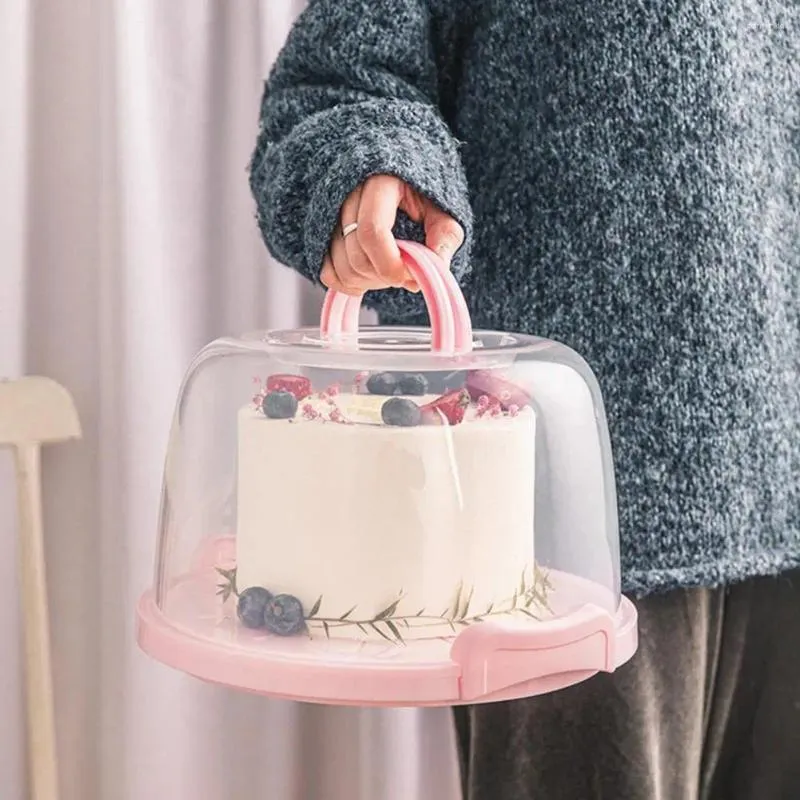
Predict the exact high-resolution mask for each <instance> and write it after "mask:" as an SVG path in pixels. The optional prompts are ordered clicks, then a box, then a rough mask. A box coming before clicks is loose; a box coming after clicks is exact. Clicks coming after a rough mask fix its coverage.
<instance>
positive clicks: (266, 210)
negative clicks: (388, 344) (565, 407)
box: [250, 0, 800, 594]
mask: <svg viewBox="0 0 800 800" xmlns="http://www.w3.org/2000/svg"><path fill="white" fill-rule="evenodd" d="M799 50H800V4H798V2H797V0H762V2H760V3H758V4H753V3H751V2H747V0H715V1H712V0H696V2H682V0H640V1H639V2H620V0H593V2H585V3H574V2H564V0H537V2H532V0H461V2H459V1H458V0H311V2H310V3H309V7H308V9H307V10H306V11H305V13H304V14H303V15H302V16H301V17H300V19H299V21H298V22H297V24H296V25H295V27H294V29H293V30H292V32H291V35H290V37H289V40H288V42H287V44H286V46H285V47H284V49H283V51H282V53H281V54H280V57H279V58H278V61H277V63H276V64H275V67H274V69H273V70H272V73H271V75H270V76H269V79H268V81H267V82H266V86H265V91H264V95H263V103H262V107H261V128H260V134H259V137H258V142H257V145H256V149H255V153H254V156H253V161H252V165H251V179H250V180H251V187H252V191H253V194H254V197H255V199H256V202H257V207H258V221H259V225H260V228H261V231H262V234H263V237H264V240H265V241H266V244H267V246H268V247H269V249H270V251H271V252H272V254H273V255H274V256H275V257H276V258H277V259H278V260H280V261H282V262H283V263H284V264H287V265H289V266H291V267H293V268H294V269H296V270H298V271H300V272H301V273H302V274H303V275H305V276H307V277H308V278H310V279H311V280H318V275H319V272H320V268H321V265H322V261H323V257H324V254H325V251H326V249H327V247H328V243H329V239H330V236H331V232H332V231H333V229H334V226H335V223H336V219H337V215H338V211H339V207H340V205H341V203H342V201H343V200H344V198H345V197H346V196H347V195H348V193H349V192H350V191H351V190H352V189H353V188H354V187H355V186H357V185H358V184H359V183H360V182H361V181H363V180H364V179H365V178H366V177H367V176H369V175H372V174H376V173H389V174H394V175H397V176H399V177H401V178H403V179H404V180H405V181H406V182H408V183H409V184H411V185H412V186H414V187H415V188H416V189H418V190H419V191H421V192H422V193H424V194H426V195H427V196H429V197H430V198H431V199H433V200H434V201H435V202H436V203H437V204H438V205H440V206H441V207H442V208H444V209H445V210H446V211H448V212H449V213H451V214H452V215H453V216H454V217H456V219H458V220H459V221H460V222H461V223H462V225H463V226H464V228H465V230H466V231H467V242H466V243H465V245H464V247H463V248H462V249H461V251H460V252H459V254H458V255H457V256H456V259H455V261H454V270H455V272H456V274H457V276H458V277H459V278H460V279H461V281H462V285H463V288H464V291H465V294H466V296H467V299H468V302H469V303H470V306H471V309H472V313H473V317H474V321H475V323H476V325H478V326H480V327H486V328H494V329H503V330H511V331H524V332H529V333H535V334H538V335H541V336H547V337H550V338H554V339H557V340H559V341H562V342H564V343H566V344H568V345H570V346H571V347H573V348H574V349H576V350H577V351H578V352H580V353H581V354H582V355H584V356H585V358H586V359H587V360H588V361H589V363H590V364H591V365H592V367H593V369H594V370H595V372H596V374H597V376H598V378H599V380H600V384H601V386H602V389H603V392H604V396H605V400H606V404H607V411H608V415H609V424H610V426H611V433H612V439H613V445H614V451H615V457H616V465H617V477H618V490H619V507H620V525H621V553H622V575H623V587H624V589H625V590H627V591H632V592H634V593H637V594H641V593H646V592H650V591H654V590H657V589H662V588H671V587H676V586H692V585H708V586H711V585H717V584H720V583H726V582H732V581H737V580H741V579H744V578H747V577H750V576H755V575H763V574H774V573H777V572H779V571H781V570H785V569H787V568H790V567H793V566H797V565H800V322H799V317H800V56H799V55H798V51H799ZM396 232H397V233H398V235H403V236H407V237H408V236H411V237H413V238H417V239H421V231H419V230H417V229H416V228H415V226H414V225H413V224H412V223H411V222H410V221H409V220H408V219H407V218H405V217H403V216H402V215H400V217H399V218H398V220H397V227H396ZM368 302H369V303H370V304H371V305H372V306H373V307H374V308H376V309H377V310H378V311H379V313H380V314H381V317H382V319H383V320H384V321H387V322H392V323H415V324H416V323H421V322H423V321H424V319H425V316H424V311H423V308H422V306H421V300H420V299H419V297H418V296H412V295H408V294H404V293H402V292H399V291H387V292H382V293H376V294H375V296H370V297H369V298H368Z"/></svg>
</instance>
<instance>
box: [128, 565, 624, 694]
mask: <svg viewBox="0 0 800 800" xmlns="http://www.w3.org/2000/svg"><path fill="white" fill-rule="evenodd" d="M549 577H550V580H551V582H552V583H553V585H554V592H553V596H554V597H556V598H569V601H570V608H558V607H555V608H554V611H555V612H556V614H557V616H556V617H554V618H553V619H549V620H546V621H541V622H536V621H524V622H516V623H515V622H502V623H500V622H482V623H478V624H475V625H472V626H470V627H469V628H466V629H465V630H464V631H462V632H461V633H460V634H459V635H458V636H457V637H456V638H455V639H454V640H452V641H441V640H425V641H412V642H408V643H407V644H406V645H405V646H402V645H396V644H388V643H378V642H374V643H373V642H359V641H354V640H347V639H339V640H330V641H328V640H325V639H322V640H317V639H315V640H309V639H308V638H306V637H292V638H281V637H275V636H269V635H267V634H261V633H255V632H253V631H250V630H247V629H245V628H243V627H242V626H241V625H239V624H238V623H237V622H236V620H234V619H231V618H230V615H229V614H225V613H222V612H221V610H220V601H219V598H218V597H216V595H215V583H216V580H215V578H214V574H213V573H209V572H201V573H198V574H197V575H195V576H190V577H187V578H186V579H185V580H183V581H181V582H180V583H178V584H176V585H174V586H173V587H171V588H170V589H169V590H168V592H167V597H166V601H165V603H164V606H165V609H166V612H167V613H166V614H165V613H164V612H163V611H162V610H161V609H160V608H159V607H158V605H157V604H156V601H155V596H154V594H153V592H152V591H150V592H147V593H146V594H144V595H143V596H142V598H141V600H140V601H139V606H138V632H137V636H138V641H139V645H140V646H141V648H142V649H143V650H144V651H145V652H146V653H148V654H149V655H150V656H152V657H153V658H154V659H156V660H158V661H161V662H163V663H164V664H167V665H169V666H171V667H174V668H176V669H179V670H182V671H184V672H187V673H189V674H191V675H194V676H196V677H197V678H200V679H202V680H205V681H209V682H212V683H218V684H222V685H225V686H229V687H232V688H236V689H240V690H244V691H249V692H255V693H257V694H262V695H268V696H270V697H276V698H282V699H289V700H300V701H304V702H309V703H323V704H329V705H355V706H447V705H460V704H463V703H483V702H491V701H497V700H510V699H513V698H519V697H530V696H533V695H538V694H544V693H546V692H553V691H556V690H558V689H563V688H565V687H567V686H571V685H573V684H575V683H579V682H580V681H583V680H586V679H587V678H590V677H592V676H593V675H595V674H596V673H597V672H600V671H603V672H613V671H614V670H615V669H616V668H617V667H619V666H621V665H622V664H624V663H625V662H626V661H628V660H629V659H630V658H631V657H632V656H633V654H634V653H635V652H636V648H637V644H638V636H637V625H636V619H637V617H636V609H635V608H634V606H633V604H632V603H631V602H630V601H629V600H628V599H627V598H625V597H623V598H622V599H621V602H620V604H619V606H618V608H617V611H616V613H614V614H612V613H610V612H609V611H608V610H607V609H608V608H613V607H614V603H613V598H612V597H611V596H610V593H609V592H608V590H606V589H605V588H603V587H602V586H599V585H598V584H595V583H592V582H590V581H587V580H585V579H583V578H579V577H576V576H574V575H569V574H566V573H563V572H554V571H551V572H550V573H549ZM575 601H577V603H576V602H575Z"/></svg>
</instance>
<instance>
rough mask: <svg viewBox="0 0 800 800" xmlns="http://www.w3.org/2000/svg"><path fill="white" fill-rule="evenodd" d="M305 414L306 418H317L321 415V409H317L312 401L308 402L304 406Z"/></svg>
mask: <svg viewBox="0 0 800 800" xmlns="http://www.w3.org/2000/svg"><path fill="white" fill-rule="evenodd" d="M303 416H304V417H305V418H306V419H317V417H319V411H317V410H316V409H315V408H314V406H312V405H311V404H310V403H306V404H305V405H304V406H303Z"/></svg>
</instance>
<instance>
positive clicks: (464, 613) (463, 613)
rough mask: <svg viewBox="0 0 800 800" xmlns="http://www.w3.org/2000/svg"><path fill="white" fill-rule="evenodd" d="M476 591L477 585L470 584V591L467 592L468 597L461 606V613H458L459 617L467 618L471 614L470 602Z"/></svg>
mask: <svg viewBox="0 0 800 800" xmlns="http://www.w3.org/2000/svg"><path fill="white" fill-rule="evenodd" d="M474 593H475V587H474V586H470V589H469V592H468V593H467V597H466V599H465V600H464V605H463V607H462V608H461V611H460V613H459V615H458V618H459V619H464V618H466V616H467V614H469V606H470V603H471V602H472V595H473V594H474Z"/></svg>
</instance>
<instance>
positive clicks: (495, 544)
mask: <svg viewBox="0 0 800 800" xmlns="http://www.w3.org/2000/svg"><path fill="white" fill-rule="evenodd" d="M415 399H416V400H417V402H420V403H424V402H427V401H428V400H429V399H432V398H415ZM383 400H385V398H372V397H361V396H359V397H358V398H354V397H353V396H352V395H343V396H340V397H337V398H336V407H338V408H339V409H341V410H342V411H343V412H348V416H350V417H351V418H358V419H361V420H363V421H364V422H366V421H367V419H368V418H371V419H372V421H373V422H377V420H376V419H375V414H374V411H370V409H372V408H373V406H374V407H377V409H378V418H379V409H380V404H381V403H382V401H383ZM311 402H313V403H314V407H315V408H317V407H318V405H317V404H318V402H322V403H324V405H325V406H326V407H328V408H330V406H329V405H328V404H327V403H325V401H317V400H316V399H315V400H313V401H311ZM302 406H303V403H301V408H302ZM320 410H322V409H321V408H320ZM300 417H301V415H300V414H298V421H295V422H287V421H279V420H268V419H266V418H265V417H264V416H263V415H262V414H261V413H259V412H257V411H255V410H253V409H252V408H245V409H242V410H241V411H240V413H239V420H238V427H239V459H238V513H237V517H238V521H237V543H236V549H237V566H238V572H237V582H238V585H239V588H240V589H244V588H247V587H248V586H254V585H259V586H264V587H266V588H268V589H269V590H270V591H273V592H289V593H291V594H294V595H296V596H297V597H299V598H300V600H301V601H302V602H303V605H304V607H305V608H306V609H309V608H310V607H311V606H312V605H313V604H314V602H315V600H316V599H317V598H318V597H319V596H320V595H322V598H323V600H322V608H321V612H322V613H323V614H324V615H325V616H329V617H338V616H339V615H341V614H343V613H344V612H345V611H347V610H348V609H350V608H352V607H353V606H356V607H357V611H356V612H354V613H353V615H352V616H353V618H358V619H365V618H370V617H373V616H374V615H375V614H377V613H378V612H379V611H381V610H382V609H383V608H385V607H386V606H387V605H388V604H389V603H391V602H392V601H393V600H395V599H396V598H397V596H398V593H399V592H400V591H403V592H404V599H403V601H402V602H401V603H400V605H399V606H398V609H397V612H396V613H397V614H400V615H402V614H404V613H406V614H414V613H416V612H417V611H419V610H420V609H421V608H425V609H426V610H427V612H428V613H431V614H437V615H438V614H441V613H442V612H444V611H445V609H446V608H447V607H448V605H451V604H452V602H453V599H454V595H455V592H456V590H457V587H458V585H459V584H460V583H462V582H463V585H464V586H466V587H469V589H470V590H471V591H472V601H471V610H472V611H474V612H477V611H480V610H483V609H485V608H486V607H487V606H488V605H489V604H490V603H501V602H503V601H505V600H508V599H509V598H510V597H511V596H512V595H513V594H514V592H515V591H516V589H517V588H518V587H519V583H520V578H521V576H522V574H523V572H524V571H525V570H526V569H527V570H528V571H530V570H531V568H532V565H533V504H534V461H535V459H534V431H535V418H534V415H533V412H532V411H531V410H530V409H525V410H523V411H522V412H521V413H520V414H519V415H518V416H515V417H510V416H503V417H498V418H485V419H475V418H474V412H472V411H471V412H470V416H469V417H468V420H467V421H465V422H464V423H462V424H460V425H455V426H446V425H441V426H438V425H437V426H419V427H414V428H392V427H388V426H385V425H378V424H338V423H335V422H325V423H322V422H320V421H319V420H316V421H314V423H313V424H311V423H307V422H304V421H301V419H300ZM353 633H354V631H353V630H348V635H353ZM355 633H356V634H358V631H357V630H355ZM410 634H411V636H412V637H413V635H415V634H414V632H413V630H412V631H411V632H410ZM404 635H405V636H406V637H408V636H409V632H407V631H405V630H404Z"/></svg>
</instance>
